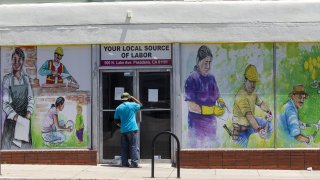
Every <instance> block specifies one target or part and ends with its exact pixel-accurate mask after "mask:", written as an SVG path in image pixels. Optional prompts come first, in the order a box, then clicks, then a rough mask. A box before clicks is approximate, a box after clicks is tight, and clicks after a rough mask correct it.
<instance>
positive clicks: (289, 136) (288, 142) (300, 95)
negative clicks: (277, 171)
mask: <svg viewBox="0 0 320 180" xmlns="http://www.w3.org/2000/svg"><path fill="white" fill-rule="evenodd" d="M289 97H290V100H288V102H286V104H285V105H284V106H283V109H282V112H281V114H280V120H279V129H280V131H282V132H283V133H284V134H283V135H284V136H283V137H282V138H284V140H285V141H284V144H282V145H281V146H282V147H295V145H296V143H297V142H304V143H307V144H310V143H311V142H312V141H313V136H304V135H302V134H301V127H303V126H302V125H303V124H304V123H302V121H300V119H299V112H298V109H300V108H302V106H303V104H304V101H305V100H306V99H307V98H308V93H307V92H306V91H305V90H304V86H303V85H302V84H298V85H294V86H293V87H292V91H291V92H290V93H289Z"/></svg>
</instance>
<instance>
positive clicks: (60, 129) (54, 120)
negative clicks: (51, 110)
mask: <svg viewBox="0 0 320 180" xmlns="http://www.w3.org/2000/svg"><path fill="white" fill-rule="evenodd" d="M53 123H54V125H55V126H56V128H57V130H58V131H71V129H70V128H64V127H60V126H59V120H58V115H57V114H54V115H53Z"/></svg>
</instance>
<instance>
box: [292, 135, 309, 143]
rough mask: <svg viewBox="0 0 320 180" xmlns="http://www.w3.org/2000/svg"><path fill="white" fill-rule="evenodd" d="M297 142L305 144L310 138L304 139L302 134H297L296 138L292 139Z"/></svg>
mask: <svg viewBox="0 0 320 180" xmlns="http://www.w3.org/2000/svg"><path fill="white" fill-rule="evenodd" d="M294 138H295V139H296V140H297V141H300V142H305V143H307V144H308V143H310V141H311V139H310V137H306V136H304V135H302V134H299V135H297V136H295V137H294Z"/></svg>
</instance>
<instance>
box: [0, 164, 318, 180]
mask: <svg viewBox="0 0 320 180" xmlns="http://www.w3.org/2000/svg"><path fill="white" fill-rule="evenodd" d="M141 166H142V168H123V167H116V166H110V165H105V164H99V165H97V166H81V165H20V164H19V165H18V164H2V165H1V175H0V179H22V180H23V179H25V180H26V179H28V180H29V179H86V180H87V179H105V180H142V179H144V180H146V179H147V180H152V179H159V180H165V179H170V180H171V179H177V169H176V168H173V167H171V164H169V163H159V164H155V178H151V164H150V163H144V164H141ZM180 170H181V171H180V176H181V178H180V179H190V180H198V179H199V180H209V179H210V180H212V179H230V180H235V179H236V180H251V179H252V180H253V179H254V180H257V179H265V180H270V179H299V180H300V179H308V180H309V179H320V171H307V170H257V169H243V170H240V169H184V168H181V169H180Z"/></svg>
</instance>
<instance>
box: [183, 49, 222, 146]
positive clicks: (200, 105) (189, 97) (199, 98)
mask: <svg viewBox="0 0 320 180" xmlns="http://www.w3.org/2000/svg"><path fill="white" fill-rule="evenodd" d="M212 57H213V56H212V53H211V50H210V49H209V48H208V47H207V46H205V45H202V46H201V47H200V48H199V49H198V53H197V57H196V65H195V67H194V71H193V72H192V73H191V74H190V75H189V76H188V78H187V79H186V82H185V101H186V102H187V104H188V140H189V147H190V148H214V147H217V146H218V145H219V142H218V141H219V138H218V137H217V119H216V117H217V116H222V115H223V114H224V108H223V105H224V101H223V99H222V98H221V96H220V92H219V89H218V86H217V82H216V80H215V77H214V76H213V75H212V74H210V73H209V71H210V69H211V63H212ZM219 104H221V105H222V106H219Z"/></svg>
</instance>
